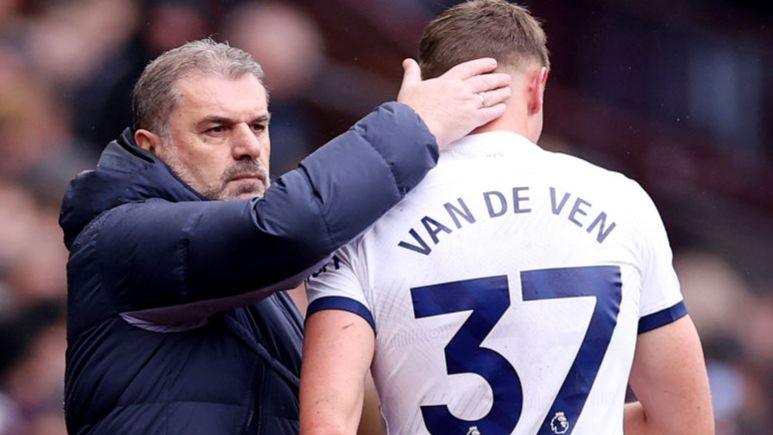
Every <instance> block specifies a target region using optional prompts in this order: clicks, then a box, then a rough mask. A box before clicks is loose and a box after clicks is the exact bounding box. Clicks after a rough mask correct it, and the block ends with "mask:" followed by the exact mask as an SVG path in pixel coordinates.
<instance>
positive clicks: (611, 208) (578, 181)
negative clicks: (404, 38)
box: [308, 132, 687, 435]
mask: <svg viewBox="0 0 773 435" xmlns="http://www.w3.org/2000/svg"><path fill="white" fill-rule="evenodd" d="M671 260H672V254H671V249H670V247H669V244H668V239H667V237H666V232H665V230H664V228H663V223H662V221H661V219H660V217H659V215H658V212H657V210H656V209H655V206H654V204H653V203H652V201H651V200H650V198H649V197H648V196H647V194H646V193H645V192H644V190H642V188H641V187H640V186H639V185H638V184H637V183H636V182H634V181H632V180H630V179H628V178H626V177H624V176H623V175H620V174H618V173H615V172H611V171H607V170H604V169H601V168H599V167H597V166H594V165H592V164H590V163H587V162H585V161H583V160H580V159H577V158H574V157H570V156H567V155H564V154H558V153H552V152H547V151H544V150H542V149H541V148H539V147H538V146H537V145H535V144H533V143H531V142H530V141H528V140H527V139H525V138H524V137H522V136H519V135H516V134H514V133H508V132H490V133H482V134H475V135H470V136H467V137H466V138H464V139H462V140H461V141H459V142H457V143H455V144H453V145H452V146H451V148H450V149H449V150H448V151H446V152H444V153H442V154H441V157H440V160H439V162H438V165H437V167H436V168H435V169H433V170H432V171H431V172H430V173H429V174H428V175H427V177H426V179H425V180H424V181H422V182H421V184H420V185H419V186H418V187H417V188H416V189H415V190H414V191H412V192H411V193H409V194H408V195H407V196H406V197H405V199H404V200H403V201H402V202H401V203H399V204H398V205H397V206H395V207H394V208H393V209H392V210H391V211H389V212H388V213H387V214H386V215H385V216H384V217H382V218H381V219H380V220H379V221H377V222H376V223H375V224H374V225H372V226H371V227H370V228H369V229H368V230H366V231H365V232H364V233H363V234H361V235H360V236H359V237H358V238H356V239H355V240H353V241H352V242H351V243H349V244H348V245H346V246H345V247H344V248H342V249H340V250H339V251H338V252H337V253H336V255H335V257H334V258H333V261H332V262H330V263H329V264H328V265H326V266H325V267H324V268H323V269H322V270H321V271H320V272H319V273H316V274H314V275H313V276H312V278H310V280H309V283H308V295H309V301H310V306H309V311H308V313H309V315H312V314H313V313H314V312H316V311H319V310H324V309H339V310H346V311H351V312H354V313H356V314H359V315H360V316H362V317H363V318H364V319H365V320H367V321H368V322H369V323H370V324H371V326H372V327H373V328H374V330H375V331H376V351H375V356H374V361H373V366H372V371H373V375H374V378H375V381H376V387H377V389H378V393H379V396H380V398H381V404H382V414H383V417H384V420H385V422H386V427H387V431H388V433H389V434H425V433H432V434H442V435H451V434H458V435H465V434H467V435H474V434H482V435H493V434H510V433H513V434H570V433H574V434H593V435H599V434H622V433H623V405H624V400H625V393H626V386H627V383H628V377H629V373H630V369H631V363H632V360H633V354H634V348H635V345H636V337H637V335H638V334H640V333H642V332H646V331H649V330H651V329H654V328H657V327H660V326H662V325H665V324H667V323H670V322H672V321H674V320H676V319H678V318H680V317H682V316H684V315H685V314H686V312H687V311H686V309H685V306H684V303H683V301H682V295H681V292H680V288H679V283H678V281H677V278H676V274H675V273H674V270H673V267H672V264H671Z"/></svg>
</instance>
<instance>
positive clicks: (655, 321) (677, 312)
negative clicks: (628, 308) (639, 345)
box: [639, 301, 687, 334]
mask: <svg viewBox="0 0 773 435" xmlns="http://www.w3.org/2000/svg"><path fill="white" fill-rule="evenodd" d="M686 315H687V306H686V305H685V304H684V301H680V302H679V303H677V304H675V305H673V306H671V307H668V308H666V309H663V310H660V311H658V312H655V313H652V314H648V315H646V316H644V317H642V318H641V319H639V334H644V333H645V332H648V331H652V330H653V329H657V328H660V327H661V326H665V325H668V324H669V323H671V322H674V321H677V320H679V319H681V318H682V317H684V316H686Z"/></svg>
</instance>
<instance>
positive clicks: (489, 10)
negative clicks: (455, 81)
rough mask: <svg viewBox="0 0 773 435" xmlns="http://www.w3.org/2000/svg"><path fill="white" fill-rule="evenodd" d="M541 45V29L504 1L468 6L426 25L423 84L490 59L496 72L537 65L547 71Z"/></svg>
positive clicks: (482, 1)
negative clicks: (462, 66) (498, 68)
mask: <svg viewBox="0 0 773 435" xmlns="http://www.w3.org/2000/svg"><path fill="white" fill-rule="evenodd" d="M546 44H547V37H546V36H545V32H544V31H543V30H542V26H541V25H540V23H539V21H537V19H536V18H534V17H533V16H532V15H531V13H529V11H528V10H527V9H526V8H524V7H522V6H518V5H515V4H512V3H509V2H507V1H505V0H470V1H467V2H465V3H461V4H458V5H456V6H454V7H452V8H450V9H448V10H446V11H445V12H443V13H442V14H440V16H438V17H437V18H435V19H434V20H433V21H432V22H431V23H429V25H428V26H427V28H426V29H425V30H424V34H423V35H422V38H421V43H420V45H419V64H420V65H421V70H422V74H423V76H424V78H425V79H427V78H432V77H437V76H439V75H442V74H443V73H444V72H446V71H448V70H449V69H450V68H451V67H453V66H454V65H457V64H459V63H462V62H465V61H468V60H472V59H477V58H480V57H493V58H494V59H496V60H497V62H499V64H500V66H514V67H518V66H520V65H522V64H523V63H524V62H525V61H536V62H539V63H540V64H541V65H542V66H544V67H547V68H550V59H549V57H548V49H547V45H546Z"/></svg>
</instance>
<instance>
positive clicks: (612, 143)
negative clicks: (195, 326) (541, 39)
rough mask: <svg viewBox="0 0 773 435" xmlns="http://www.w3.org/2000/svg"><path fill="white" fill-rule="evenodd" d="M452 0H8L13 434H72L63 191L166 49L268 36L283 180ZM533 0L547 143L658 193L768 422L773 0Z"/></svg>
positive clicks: (739, 430)
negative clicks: (67, 423) (545, 44)
mask: <svg viewBox="0 0 773 435" xmlns="http://www.w3.org/2000/svg"><path fill="white" fill-rule="evenodd" d="M453 3H456V2H454V1H443V0H324V1H320V0H308V1H304V0H298V1H283V2H279V1H273V2H264V1H214V0H186V1H183V0H177V1H175V0H146V1H141V0H0V435H6V434H40V435H42V434H45V435H56V434H64V433H65V428H64V421H63V412H62V395H63V382H62V380H63V372H64V352H65V347H66V342H65V316H66V313H65V300H66V281H65V264H66V260H67V252H66V251H65V249H64V246H63V244H62V234H61V232H60V229H59V227H58V225H57V219H58V214H59V205H60V201H61V197H62V194H63V192H64V189H65V187H66V185H67V183H68V181H69V180H70V179H71V178H72V177H73V176H74V175H75V174H77V173H78V172H79V171H81V170H84V169H87V168H90V167H93V166H94V164H95V162H96V159H97V157H98V155H99V152H100V150H101V149H102V148H103V147H104V145H105V144H106V143H107V142H108V141H110V140H111V139H113V138H115V137H116V136H117V135H118V134H119V133H120V132H121V130H122V129H123V128H125V127H126V126H128V125H129V123H130V104H129V101H130V97H129V93H130V90H131V88H132V86H133V83H134V81H135V80H136V78H137V77H138V76H139V74H140V72H141V71H142V69H143V67H144V66H145V64H146V63H147V62H148V61H149V60H150V59H152V58H154V57H155V56H157V55H158V54H159V53H161V52H163V51H165V50H167V49H170V48H172V47H175V46H177V45H179V44H181V43H183V42H186V41H190V40H194V39H199V38H202V37H206V36H212V37H213V38H215V39H217V40H221V41H230V42H231V44H232V45H236V46H238V47H241V48H243V49H245V50H247V51H250V52H251V53H252V54H253V55H254V56H255V58H256V59H257V60H258V61H259V62H260V63H261V64H262V65H263V66H264V69H265V71H266V83H267V86H268V88H269V90H270V92H271V106H270V109H271V112H272V114H273V117H272V125H271V136H272V143H273V155H272V166H271V168H272V172H273V174H272V175H273V176H278V175H280V174H281V173H282V172H284V171H287V170H289V169H292V168H293V167H294V166H295V165H296V164H297V162H298V161H299V160H300V159H301V158H302V157H303V156H304V155H306V154H308V153H309V152H311V151H313V150H314V149H315V148H316V147H318V146H320V145H321V144H323V143H324V142H325V141H327V140H329V139H330V138H332V137H334V136H335V135H337V134H338V133H340V132H343V131H344V130H345V129H347V128H348V127H349V126H350V125H351V123H353V122H354V121H356V119H358V118H359V117H361V116H363V115H364V114H366V113H367V112H368V111H369V110H370V109H371V108H373V107H374V106H376V105H377V104H379V103H380V102H383V101H387V100H392V99H394V98H395V97H396V94H397V90H398V87H399V81H400V78H401V75H402V70H401V67H400V62H401V60H402V59H403V58H404V57H406V56H415V55H416V52H417V46H418V40H419V37H420V34H421V31H422V29H423V27H424V26H425V24H426V23H427V22H428V20H429V19H431V18H432V17H433V16H435V15H436V14H437V13H439V12H440V11H442V10H443V9H445V8H446V7H448V6H449V5H451V4H453ZM523 3H524V4H526V5H528V6H530V7H531V9H532V11H533V12H534V14H535V15H537V16H539V17H541V18H542V19H543V20H544V25H545V29H546V31H547V34H548V37H549V48H550V50H551V52H552V64H553V70H552V71H551V79H550V81H549V84H548V91H547V102H546V123H545V124H546V128H545V134H544V136H543V139H542V141H541V145H542V146H543V147H545V148H548V149H551V150H556V151H562V152H568V153H571V154H575V155H578V156H581V157H583V158H586V159H588V160H591V161H593V162H595V163H597V164H599V165H601V166H604V167H607V168H610V169H614V170H619V171H622V172H624V173H626V174H627V175H628V176H630V177H632V178H634V179H636V180H637V181H639V182H640V183H641V184H642V185H643V186H644V187H645V188H646V189H647V190H648V191H649V192H650V193H651V195H652V196H653V198H654V200H655V202H656V204H657V205H658V207H659V208H660V210H661V213H662V215H663V218H664V221H665V223H666V226H667V228H668V230H669V234H670V237H671V242H672V246H673V248H674V252H675V265H676V268H677V271H678V274H679V277H680V279H681V282H682V284H683V288H684V293H685V297H686V300H687V304H688V308H689V309H690V311H691V313H692V316H693V318H694V320H695V322H696V324H697V325H698V328H699V331H700V333H701V336H702V340H703V345H704V349H705V353H706V357H707V364H708V368H709V375H710V378H711V386H712V390H713V397H714V409H715V412H716V418H717V422H718V433H719V434H759V433H770V431H771V429H770V427H771V422H770V419H771V415H773V98H772V97H773V74H771V71H773V48H772V47H773V6H771V4H772V3H771V2H767V3H765V2H752V1H747V2H744V1H735V2H732V1H721V0H714V1H698V0H676V1H674V0H669V1H666V0H648V1H646V2H640V1H618V0H575V1H559V0H546V1H536V0H535V1H529V2H523ZM301 305H303V304H302V303H301ZM302 308H303V307H302Z"/></svg>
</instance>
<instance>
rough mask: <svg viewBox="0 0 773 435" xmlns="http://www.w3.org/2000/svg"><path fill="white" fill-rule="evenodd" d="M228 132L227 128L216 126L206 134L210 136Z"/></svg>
mask: <svg viewBox="0 0 773 435" xmlns="http://www.w3.org/2000/svg"><path fill="white" fill-rule="evenodd" d="M225 131H226V128H225V127H224V126H222V125H216V126H214V127H211V128H208V129H207V131H206V133H208V134H220V133H224V132H225Z"/></svg>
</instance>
